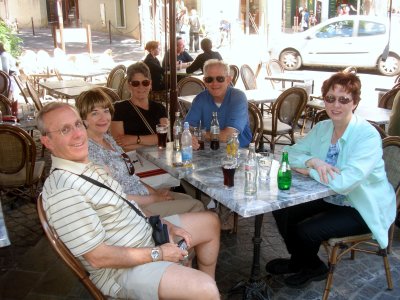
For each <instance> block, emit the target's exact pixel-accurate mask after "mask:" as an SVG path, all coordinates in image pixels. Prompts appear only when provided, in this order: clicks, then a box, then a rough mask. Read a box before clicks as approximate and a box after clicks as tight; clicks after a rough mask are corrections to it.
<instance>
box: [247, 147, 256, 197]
mask: <svg viewBox="0 0 400 300" xmlns="http://www.w3.org/2000/svg"><path fill="white" fill-rule="evenodd" d="M244 180H245V181H244V193H245V194H246V195H250V196H251V195H254V194H255V193H257V157H256V145H255V144H254V143H250V145H249V154H248V155H247V158H246V161H245V163H244Z"/></svg>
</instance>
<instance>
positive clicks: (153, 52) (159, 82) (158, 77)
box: [144, 41, 165, 91]
mask: <svg viewBox="0 0 400 300" xmlns="http://www.w3.org/2000/svg"><path fill="white" fill-rule="evenodd" d="M145 49H146V50H147V51H148V52H149V54H147V56H146V58H145V60H144V63H145V64H146V65H147V66H148V67H149V69H150V73H151V81H152V89H153V91H162V90H164V89H165V83H164V69H163V67H161V64H160V61H159V60H158V58H157V55H159V54H160V43H159V42H157V41H150V42H147V44H146V47H145Z"/></svg>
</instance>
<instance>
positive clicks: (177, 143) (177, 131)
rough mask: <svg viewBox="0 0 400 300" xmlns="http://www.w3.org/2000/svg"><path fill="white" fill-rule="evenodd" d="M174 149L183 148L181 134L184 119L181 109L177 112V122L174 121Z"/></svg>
mask: <svg viewBox="0 0 400 300" xmlns="http://www.w3.org/2000/svg"><path fill="white" fill-rule="evenodd" d="M173 131H174V150H175V151H180V150H181V135H182V131H183V130H182V119H181V114H180V112H179V111H177V112H176V113H175V122H174V127H173Z"/></svg>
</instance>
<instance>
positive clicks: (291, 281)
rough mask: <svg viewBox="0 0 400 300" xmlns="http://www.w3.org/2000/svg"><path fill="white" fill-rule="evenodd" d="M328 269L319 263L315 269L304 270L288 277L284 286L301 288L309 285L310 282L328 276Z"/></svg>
mask: <svg viewBox="0 0 400 300" xmlns="http://www.w3.org/2000/svg"><path fill="white" fill-rule="evenodd" d="M328 272H329V270H328V267H327V266H325V264H324V263H321V265H320V266H318V267H317V268H315V269H310V268H306V269H303V270H301V271H300V272H298V273H296V274H294V275H290V276H289V277H287V278H286V279H285V284H286V285H287V286H290V287H292V288H303V287H305V286H307V285H309V284H310V283H311V282H312V281H321V280H324V279H326V277H327V276H328Z"/></svg>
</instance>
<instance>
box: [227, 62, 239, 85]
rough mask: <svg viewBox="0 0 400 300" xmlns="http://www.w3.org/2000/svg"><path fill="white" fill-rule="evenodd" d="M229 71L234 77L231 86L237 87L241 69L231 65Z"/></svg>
mask: <svg viewBox="0 0 400 300" xmlns="http://www.w3.org/2000/svg"><path fill="white" fill-rule="evenodd" d="M229 70H230V71H229V74H230V75H231V77H232V81H231V84H232V86H235V85H236V82H237V80H238V78H239V68H238V66H237V65H229Z"/></svg>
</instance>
